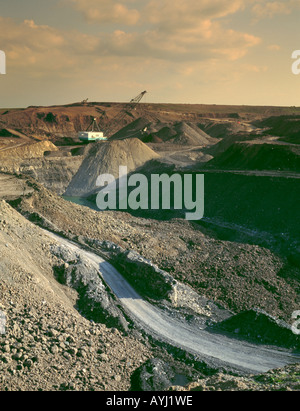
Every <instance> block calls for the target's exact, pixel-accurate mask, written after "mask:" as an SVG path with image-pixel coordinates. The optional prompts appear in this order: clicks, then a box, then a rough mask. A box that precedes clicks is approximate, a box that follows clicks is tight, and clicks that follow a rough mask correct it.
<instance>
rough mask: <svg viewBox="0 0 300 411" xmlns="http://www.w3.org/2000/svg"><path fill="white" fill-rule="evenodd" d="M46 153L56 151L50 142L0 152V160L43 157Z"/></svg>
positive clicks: (25, 145)
mask: <svg viewBox="0 0 300 411" xmlns="http://www.w3.org/2000/svg"><path fill="white" fill-rule="evenodd" d="M46 151H58V148H57V147H56V146H55V145H54V144H52V143H51V142H50V141H41V142H38V143H34V144H24V145H23V144H22V145H20V146H18V147H15V148H10V149H7V150H2V151H0V159H5V160H7V159H8V158H10V159H18V160H22V159H26V158H38V157H43V156H44V153H45V152H46Z"/></svg>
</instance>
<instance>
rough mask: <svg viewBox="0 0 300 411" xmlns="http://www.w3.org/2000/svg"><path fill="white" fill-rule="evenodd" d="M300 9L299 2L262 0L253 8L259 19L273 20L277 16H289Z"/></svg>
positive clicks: (292, 0)
mask: <svg viewBox="0 0 300 411" xmlns="http://www.w3.org/2000/svg"><path fill="white" fill-rule="evenodd" d="M299 8H300V2H299V0H285V1H266V0H260V1H259V2H257V3H256V4H254V6H253V7H252V13H253V14H254V15H255V17H256V18H257V19H263V18H273V17H274V16H276V15H288V14H291V13H292V11H293V10H295V9H299Z"/></svg>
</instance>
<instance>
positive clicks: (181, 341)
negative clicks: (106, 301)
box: [46, 232, 300, 374]
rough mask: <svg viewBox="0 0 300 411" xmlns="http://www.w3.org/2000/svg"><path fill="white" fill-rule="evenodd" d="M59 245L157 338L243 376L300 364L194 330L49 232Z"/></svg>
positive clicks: (297, 357) (291, 356)
mask: <svg viewBox="0 0 300 411" xmlns="http://www.w3.org/2000/svg"><path fill="white" fill-rule="evenodd" d="M46 233H47V234H48V235H50V236H51V237H52V238H54V239H55V240H56V241H57V242H58V243H59V244H60V245H63V246H65V247H68V248H69V249H72V250H73V251H76V252H78V253H80V254H82V255H83V256H84V257H85V258H86V259H88V260H89V261H90V262H91V263H92V264H94V265H95V266H96V267H97V269H98V270H99V274H100V275H101V277H102V278H103V280H104V282H105V283H106V284H107V285H108V286H109V287H110V289H111V291H112V292H113V293H114V294H115V296H116V297H117V298H118V299H119V300H120V302H121V305H122V306H123V308H124V310H125V311H126V313H127V314H128V315H129V316H130V317H131V319H132V320H133V321H134V322H135V323H136V324H137V325H138V326H139V327H141V328H143V329H144V330H145V331H146V332H147V333H148V334H150V335H152V336H153V337H154V338H156V339H158V340H160V341H164V342H166V343H168V344H171V345H173V346H175V347H179V348H182V349H184V350H186V351H187V352H189V353H192V354H196V355H198V356H199V357H200V358H203V360H205V359H206V360H208V362H210V363H212V364H217V365H219V366H224V367H229V368H232V369H235V370H237V371H241V372H243V373H253V374H257V373H263V372H266V371H268V370H270V369H273V368H279V367H283V366H285V365H287V364H293V363H298V362H299V361H300V354H296V353H291V352H289V351H288V350H284V349H277V348H270V347H266V346H262V345H260V346H258V345H254V344H250V343H247V342H244V341H240V340H237V339H234V338H229V337H227V336H225V335H222V334H217V333H212V332H210V331H209V329H200V328H198V329H197V328H195V326H191V325H189V324H187V323H185V322H183V321H180V320H178V319H176V318H173V317H172V316H171V315H170V314H167V313H165V312H164V311H163V310H161V309H159V308H157V307H154V306H153V305H151V304H150V303H148V302H147V301H145V300H143V299H142V297H141V296H139V295H138V294H137V293H136V291H135V290H134V289H133V288H132V287H131V286H130V285H129V284H128V282H127V281H126V280H125V279H124V278H123V277H122V275H121V274H120V273H119V272H118V271H117V270H116V269H115V268H114V267H113V266H112V265H111V264H109V263H108V262H106V261H105V260H104V259H103V258H101V257H99V256H98V255H96V254H94V253H92V252H88V251H85V250H83V249H81V248H80V247H79V246H77V245H76V244H74V243H72V242H70V241H68V240H65V239H62V238H61V237H58V236H56V235H54V234H52V233H49V232H46Z"/></svg>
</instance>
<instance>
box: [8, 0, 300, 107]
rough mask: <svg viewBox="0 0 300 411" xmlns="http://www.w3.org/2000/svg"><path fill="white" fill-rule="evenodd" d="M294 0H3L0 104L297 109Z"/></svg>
mask: <svg viewBox="0 0 300 411" xmlns="http://www.w3.org/2000/svg"><path fill="white" fill-rule="evenodd" d="M299 21H300V0H283V1H281V0H184V1H183V0H26V1H24V0H0V50H2V51H4V52H5V54H6V74H1V75H0V107H2V108H11V107H27V106H30V105H44V106H47V105H54V104H68V103H74V102H78V101H82V100H83V99H85V98H88V99H89V101H99V102H104V101H105V102H112V101H115V102H126V101H130V100H131V99H132V98H134V97H136V96H137V95H138V94H139V93H140V92H142V91H144V90H147V92H148V93H147V94H146V96H145V98H144V100H143V102H148V103H187V104H238V105H272V106H300V104H299V85H300V74H299V75H295V74H293V72H292V69H291V67H292V63H293V62H294V60H292V53H293V51H294V50H300V36H299V34H300V27H299Z"/></svg>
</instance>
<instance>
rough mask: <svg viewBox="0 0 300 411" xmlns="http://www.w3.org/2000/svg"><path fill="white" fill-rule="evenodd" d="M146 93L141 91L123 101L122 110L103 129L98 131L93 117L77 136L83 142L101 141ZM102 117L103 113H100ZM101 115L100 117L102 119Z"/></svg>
mask: <svg viewBox="0 0 300 411" xmlns="http://www.w3.org/2000/svg"><path fill="white" fill-rule="evenodd" d="M146 93H147V91H143V92H142V93H140V94H139V95H138V96H136V97H135V98H133V99H132V100H130V102H129V103H125V107H124V108H123V110H121V111H120V112H119V113H118V114H116V115H115V116H114V117H113V118H112V119H111V121H110V122H109V124H108V125H107V126H106V127H105V128H104V129H103V131H100V128H99V125H98V123H97V120H96V118H93V120H92V122H91V124H90V125H89V127H88V128H87V130H86V131H80V132H79V133H78V137H79V139H80V140H81V141H85V142H90V141H101V140H102V141H103V140H107V139H108V138H109V137H111V136H112V135H113V134H115V132H116V131H117V128H118V127H119V124H120V122H121V121H122V120H123V118H124V117H125V116H126V115H127V114H129V115H130V112H131V111H132V110H134V109H135V107H136V106H137V104H138V103H139V102H140V101H141V100H142V98H143V97H144V95H145V94H146ZM102 117H103V115H102ZM102 117H101V119H102Z"/></svg>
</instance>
